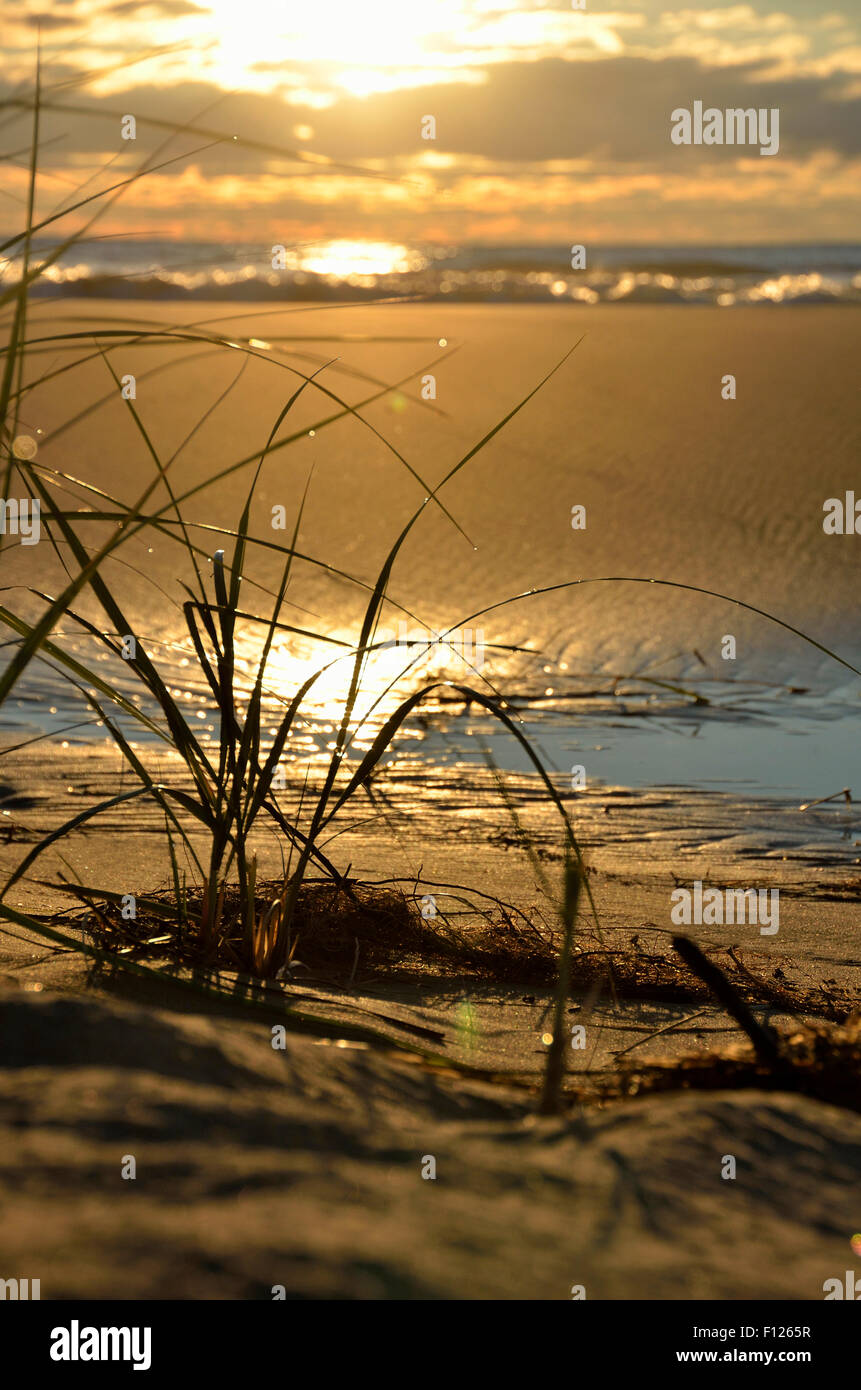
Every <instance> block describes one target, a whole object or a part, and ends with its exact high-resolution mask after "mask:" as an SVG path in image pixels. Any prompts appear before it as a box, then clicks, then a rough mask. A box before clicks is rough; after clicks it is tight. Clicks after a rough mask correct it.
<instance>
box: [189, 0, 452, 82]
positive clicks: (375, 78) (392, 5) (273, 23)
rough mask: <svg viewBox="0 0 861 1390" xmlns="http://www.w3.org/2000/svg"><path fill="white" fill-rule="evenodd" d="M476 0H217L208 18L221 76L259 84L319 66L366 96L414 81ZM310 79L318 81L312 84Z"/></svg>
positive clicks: (329, 76)
mask: <svg viewBox="0 0 861 1390" xmlns="http://www.w3.org/2000/svg"><path fill="white" fill-rule="evenodd" d="M468 2H469V0H301V3H296V0H290V3H288V4H286V5H283V4H273V3H272V0H212V3H211V4H210V6H209V9H210V17H209V20H208V23H209V25H210V30H211V34H212V37H213V38H214V39H215V50H214V51H213V52H212V55H211V56H212V58H213V60H214V64H215V66H216V67H217V69H218V73H217V75H218V78H219V79H220V80H221V81H223V82H225V83H231V84H234V83H241V84H242V85H247V83H248V80H249V78H251V79H256V80H255V81H254V85H263V84H264V82H265V80H266V78H267V77H268V79H269V80H270V81H271V80H272V78H273V75H275V74H277V73H278V72H279V71H280V72H281V73H282V75H287V74H288V73H289V72H290V70H291V68H293V70H294V72H295V71H297V70H302V69H305V68H306V67H307V65H309V64H310V65H312V67H313V69H315V70H316V73H317V75H318V76H325V77H326V78H327V79H328V80H329V81H330V82H332V84H333V85H334V86H336V87H340V88H342V89H343V90H345V91H350V92H352V93H353V94H354V95H364V94H366V93H370V92H371V91H379V90H382V89H384V88H386V87H391V86H396V85H399V84H400V82H401V81H402V80H405V81H406V82H409V73H410V72H411V71H413V70H415V69H419V70H421V69H422V68H424V67H427V66H428V63H429V62H430V61H433V58H434V53H433V50H434V49H435V48H436V47H437V46H438V44H439V42H440V41H442V42H443V43H445V44H447V43H448V42H449V41H450V40H451V37H452V36H453V34H454V33H456V32H457V30H458V28H459V27H460V26H461V25H462V24H463V22H464V20H465V18H466V9H465V7H466V6H467V5H468ZM309 85H310V84H309Z"/></svg>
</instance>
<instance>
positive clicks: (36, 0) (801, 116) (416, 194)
mask: <svg viewBox="0 0 861 1390" xmlns="http://www.w3.org/2000/svg"><path fill="white" fill-rule="evenodd" d="M576 3H583V4H585V8H583V9H574V8H573V7H572V5H571V3H570V0H569V2H568V3H565V0H553V3H547V4H541V3H539V0H534V2H533V3H528V2H525V0H520V2H519V3H505V0H302V3H294V0H209V3H206V0H202V3H199V4H198V3H196V2H195V3H193V2H192V0H152V3H141V0H107V3H106V0H2V7H0V49H2V52H3V55H4V61H3V65H2V80H0V100H2V101H3V103H4V105H3V107H2V108H0V156H2V157H3V162H2V166H0V170H2V172H0V194H2V196H0V227H2V228H3V229H4V230H6V231H13V230H17V229H18V227H19V226H20V219H21V217H22V216H23V213H24V208H25V205H26V192H27V159H28V152H27V151H28V144H29V140H30V128H31V125H32V111H31V109H30V107H31V104H32V94H33V88H34V72H35V55H36V45H37V36H39V35H40V36H41V37H40V42H41V50H42V57H41V62H42V88H43V100H44V104H45V110H44V111H43V114H42V121H41V131H40V154H39V167H40V179H39V188H38V204H37V207H38V212H39V213H40V214H43V215H47V214H49V213H50V212H51V211H52V210H54V209H55V208H56V207H58V206H60V205H62V204H63V203H64V202H72V201H74V199H75V190H76V188H79V187H80V186H81V185H86V186H85V188H84V194H85V195H86V194H89V193H92V192H95V191H96V190H98V189H99V188H104V187H107V186H108V185H109V184H111V183H114V182H116V181H118V180H120V179H123V178H127V177H128V176H129V175H130V174H131V173H133V172H134V171H135V170H136V169H138V168H140V166H141V165H143V164H144V163H145V162H146V161H147V160H153V161H155V162H157V161H161V160H165V159H173V160H174V162H172V163H171V164H170V165H169V166H168V167H165V168H162V169H158V170H156V171H154V172H152V173H148V174H147V175H146V177H145V178H142V179H139V180H138V181H136V182H135V183H133V184H132V185H130V186H129V187H128V188H127V189H126V190H125V191H124V193H123V195H122V196H121V197H120V198H118V199H117V200H116V201H114V202H113V203H112V204H111V206H110V207H109V208H107V209H106V211H105V212H104V213H103V214H102V216H101V218H100V221H99V231H100V233H102V234H105V233H107V234H116V233H122V234H126V235H140V236H144V237H153V236H159V237H166V238H177V239H183V238H185V239H188V238H191V239H195V240H213V241H225V240H226V241H242V242H262V243H263V244H264V245H274V244H278V243H282V244H289V243H294V242H296V241H313V240H315V239H318V238H345V239H352V240H358V239H364V238H367V239H369V240H372V241H386V242H401V243H404V244H407V245H409V244H413V243H425V242H439V243H443V244H464V243H470V242H477V243H496V244H499V243H502V244H512V245H515V244H517V245H528V244H541V245H548V244H558V243H560V242H562V243H564V244H568V243H572V244H573V243H584V244H588V243H589V242H590V241H591V242H595V241H596V240H600V241H602V242H605V243H628V244H650V245H651V244H679V243H700V244H706V245H709V244H732V243H751V242H755V243H767V242H797V241H837V242H840V241H856V240H857V239H858V227H859V188H861V119H860V118H859V117H861V37H859V28H861V25H859V13H861V12H859V11H858V9H857V8H856V9H855V12H854V14H853V12H852V11H851V10H850V8H849V7H848V6H846V7H844V8H835V9H831V8H830V7H829V6H828V3H827V0H825V4H824V5H817V4H815V3H814V4H810V3H806V4H803V3H800V0H784V3H780V4H778V5H777V6H773V5H771V4H769V3H767V0H762V3H756V4H731V5H726V6H723V7H718V6H715V5H713V4H710V3H703V4H701V5H682V6H680V7H679V8H675V9H673V8H668V7H667V5H666V3H655V0H647V2H646V3H641V4H638V3H634V0H614V2H613V3H612V4H611V6H610V7H609V8H605V7H603V6H602V5H601V3H600V0H576ZM697 100H699V101H702V102H703V103H704V105H705V106H713V107H717V108H719V109H726V108H729V107H744V108H749V107H755V108H757V109H759V108H767V109H769V110H770V109H772V108H777V109H778V111H779V113H780V115H779V121H780V126H779V129H780V146H779V150H778V153H777V154H776V155H774V156H772V157H763V156H761V155H760V153H759V149H758V147H756V146H754V147H739V146H734V147H733V146H725V145H708V146H707V145H700V146H694V145H690V146H680V145H677V144H674V143H673V142H672V141H671V140H670V129H671V113H672V112H673V110H675V109H676V108H679V107H687V108H691V107H692V106H693V103H694V101H697ZM10 103H17V104H10ZM125 115H133V116H134V117H135V123H136V138H135V139H134V140H123V139H122V136H121V125H122V117H123V116H125ZM428 116H432V117H433V118H434V121H435V138H434V139H423V138H422V127H423V122H425V129H427V122H426V121H425V118H426V117H428ZM177 126H181V127H184V129H183V130H181V131H180V132H179V133H176V130H175V127H177ZM172 127H173V129H172ZM234 137H235V138H234ZM92 211H93V208H92V206H91V207H90V208H89V209H88V212H89V213H91V212H92ZM75 218H76V219H77V221H78V223H79V222H80V221H81V220H82V218H83V214H75ZM73 225H76V222H75V219H72V220H71V221H70V222H69V223H64V224H63V227H64V230H65V229H66V227H70V226H73Z"/></svg>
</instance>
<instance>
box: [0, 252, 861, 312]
mask: <svg viewBox="0 0 861 1390" xmlns="http://www.w3.org/2000/svg"><path fill="white" fill-rule="evenodd" d="M49 249H50V246H49V244H48V243H39V242H37V243H36V245H35V248H34V252H35V254H36V256H38V255H39V254H45V252H47V250H49ZM571 251H572V248H570V247H565V246H527V247H522V246H462V247H459V246H419V245H415V246H407V245H403V244H399V243H389V242H370V241H331V240H330V241H319V242H307V243H304V244H296V245H292V246H289V247H283V248H281V249H280V251H279V250H278V249H277V248H273V247H266V246H259V245H246V244H229V243H224V244H221V243H219V244H214V243H211V242H190V241H183V242H182V243H178V242H170V241H138V240H134V239H131V238H127V237H114V238H111V237H100V238H95V239H85V240H83V241H81V242H78V243H76V244H75V246H73V247H71V248H70V249H69V250H68V251H67V252H66V253H65V254H64V255H63V256H62V257H60V259H59V260H58V261H57V262H56V263H55V264H53V265H51V266H49V267H47V269H46V271H45V274H44V277H43V279H42V280H40V282H39V283H38V285H37V286H36V287H35V288H34V291H33V292H34V294H36V295H75V296H81V295H94V296H102V297H104V296H107V297H110V298H120V299H128V298H132V299H134V298H140V299H147V300H158V299H207V300H213V299H215V300H218V299H228V300H239V301H268V302H270V303H279V302H284V301H293V300H312V301H314V300H324V301H325V300H338V301H347V302H349V301H355V300H359V301H361V300H369V299H378V298H381V297H389V296H391V297H404V298H411V297H417V298H419V299H421V300H423V301H435V300H444V301H449V302H452V303H457V302H461V303H462V302H476V303H494V302H496V303H554V302H556V303H560V304H571V303H575V304H579V305H583V306H584V307H588V306H590V305H595V304H714V305H717V306H719V307H721V308H732V307H735V306H738V305H749V304H772V305H781V304H784V305H785V304H829V303H839V304H850V303H854V304H857V303H859V302H861V246H859V245H857V244H856V245H848V246H841V245H830V244H821V245H786V246H695V247H691V246H688V247H685V246H660V247H656V246H601V245H596V246H589V247H588V248H586V264H585V266H584V267H583V268H582V269H577V270H574V269H572V256H571ZM18 268H19V267H18V263H17V262H16V261H10V262H8V263H6V264H5V265H4V266H3V267H2V268H0V283H3V282H4V281H5V282H7V283H8V282H11V281H13V280H14V279H15V277H16V276H17V274H18Z"/></svg>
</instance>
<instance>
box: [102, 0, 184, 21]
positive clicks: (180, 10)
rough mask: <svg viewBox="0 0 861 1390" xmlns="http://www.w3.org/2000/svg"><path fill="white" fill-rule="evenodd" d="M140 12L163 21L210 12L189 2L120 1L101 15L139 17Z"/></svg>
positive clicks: (158, 0)
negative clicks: (150, 12) (153, 14)
mask: <svg viewBox="0 0 861 1390" xmlns="http://www.w3.org/2000/svg"><path fill="white" fill-rule="evenodd" d="M141 11H146V12H149V11H155V13H156V14H158V15H161V16H162V17H163V18H164V19H179V18H180V17H182V16H184V15H192V14H201V15H208V14H211V13H212V11H211V10H208V9H205V8H204V7H203V6H202V5H193V4H192V3H191V0H143V3H141V0H122V3H121V4H118V5H109V6H108V8H107V9H105V10H103V11H102V12H101V13H103V14H109V15H114V16H116V15H124V14H133V15H135V16H138V15H140V13H141Z"/></svg>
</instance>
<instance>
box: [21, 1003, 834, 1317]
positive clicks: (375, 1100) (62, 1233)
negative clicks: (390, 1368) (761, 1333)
mask: <svg viewBox="0 0 861 1390" xmlns="http://www.w3.org/2000/svg"><path fill="white" fill-rule="evenodd" d="M533 1109H534V1101H533V1098H532V1097H531V1096H529V1097H528V1098H527V1099H524V1093H522V1092H520V1093H518V1092H517V1091H515V1090H514V1089H511V1090H509V1089H491V1088H490V1087H489V1086H483V1085H480V1084H478V1083H475V1082H465V1081H460V1080H458V1079H456V1078H453V1077H452V1076H451V1075H446V1076H441V1075H439V1074H437V1073H435V1072H433V1071H431V1070H430V1069H428V1068H427V1067H425V1066H422V1065H418V1064H416V1063H414V1062H408V1061H404V1060H403V1059H402V1058H401V1057H398V1056H396V1055H394V1054H393V1053H391V1052H387V1051H382V1050H381V1051H376V1050H371V1049H369V1048H366V1047H356V1046H350V1047H343V1046H338V1045H334V1044H329V1043H320V1042H315V1041H312V1040H309V1039H307V1038H303V1037H295V1036H288V1038H287V1041H286V1047H285V1048H284V1050H275V1049H273V1047H272V1045H271V1036H270V1032H269V1030H268V1028H266V1027H265V1026H262V1025H258V1024H254V1023H244V1022H236V1021H235V1020H232V1019H224V1018H220V1017H188V1016H177V1015H174V1014H170V1013H166V1012H160V1011H157V1010H151V1009H149V1010H146V1011H144V1010H142V1009H139V1008H136V1007H132V1006H130V1005H126V1004H117V1003H114V1002H105V1001H104V1000H102V999H98V998H96V997H93V996H83V997H80V996H78V997H73V996H69V995H56V994H53V995H52V994H50V993H48V992H47V991H42V992H39V993H36V992H23V991H21V990H18V989H15V988H4V989H3V991H2V992H0V1154H2V1158H1V1159H0V1201H2V1204H3V1241H2V1262H3V1268H2V1269H0V1277H4V1278H16V1277H17V1278H30V1279H40V1280H41V1290H42V1297H43V1298H75V1297H87V1298H106V1299H112V1298H132V1297H140V1298H161V1299H164V1298H168V1299H171V1298H266V1299H268V1298H271V1297H273V1293H272V1290H273V1288H275V1287H276V1286H279V1285H280V1286H284V1288H285V1290H286V1294H287V1297H291V1296H300V1297H302V1296H304V1297H314V1296H323V1297H327V1296H328V1297H338V1298H391V1297H400V1298H436V1297H443V1298H482V1297H486V1298H542V1299H544V1298H559V1299H568V1298H570V1297H571V1296H572V1286H575V1285H580V1286H583V1288H584V1289H585V1294H586V1297H587V1298H706V1297H717V1298H790V1299H820V1298H822V1297H823V1283H824V1281H825V1280H826V1279H829V1278H839V1279H840V1280H841V1281H842V1280H843V1277H844V1274H845V1270H846V1268H847V1267H849V1266H851V1264H852V1254H851V1251H850V1248H849V1239H850V1237H851V1236H852V1234H853V1231H854V1230H856V1229H857V1226H858V1211H857V1205H853V1196H852V1194H853V1192H857V1185H858V1179H859V1174H861V1117H859V1116H858V1115H856V1114H853V1113H850V1112H848V1111H844V1110H840V1109H837V1108H836V1107H833V1106H828V1105H823V1104H820V1103H818V1102H816V1101H812V1100H809V1099H806V1098H804V1097H800V1096H790V1095H785V1094H780V1093H769V1094H765V1093H763V1092H756V1091H746V1092H735V1093H734V1092H729V1091H722V1092H711V1093H709V1094H707V1095H698V1094H691V1093H687V1094H679V1095H675V1096H674V1095H664V1096H657V1097H653V1098H650V1099H646V1100H631V1101H629V1102H627V1103H625V1104H621V1105H616V1106H612V1107H608V1108H606V1109H604V1110H601V1111H597V1110H596V1111H591V1112H585V1113H582V1114H581V1115H580V1116H578V1117H576V1118H569V1119H566V1120H564V1121H563V1120H539V1119H537V1118H536V1117H535V1116H534V1114H533V1113H532V1111H533ZM726 1155H733V1156H734V1157H735V1159H736V1165H737V1177H736V1178H735V1180H725V1179H723V1178H722V1177H721V1170H722V1168H725V1167H726V1164H725V1156H726ZM130 1157H132V1158H134V1160H135V1177H134V1179H131V1178H128V1177H126V1178H124V1177H123V1170H124V1169H125V1170H126V1171H127V1172H128V1171H130V1168H131V1165H130V1162H129V1159H130ZM430 1157H432V1158H433V1159H434V1160H435V1168H436V1178H435V1179H431V1178H424V1177H423V1176H422V1173H423V1170H424V1171H425V1172H429V1171H430V1170H431V1167H432V1165H431V1164H430V1163H429V1162H428V1160H429V1158H430ZM853 1222H854V1225H853Z"/></svg>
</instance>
